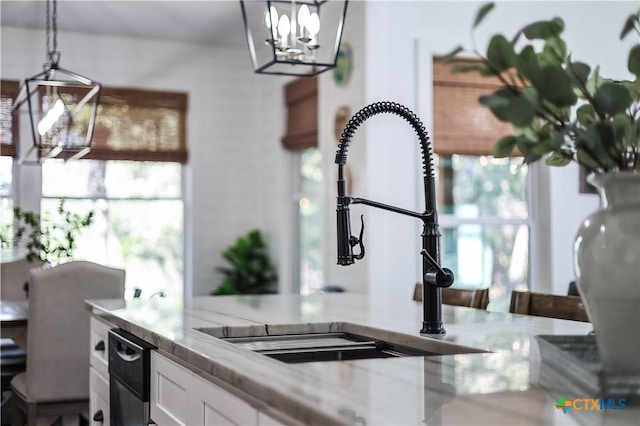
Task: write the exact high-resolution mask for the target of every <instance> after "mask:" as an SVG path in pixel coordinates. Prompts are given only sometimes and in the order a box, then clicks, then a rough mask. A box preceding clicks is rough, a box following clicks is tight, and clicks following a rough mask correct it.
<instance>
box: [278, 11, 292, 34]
mask: <svg viewBox="0 0 640 426" xmlns="http://www.w3.org/2000/svg"><path fill="white" fill-rule="evenodd" d="M290 29H291V24H290V23H289V17H288V16H287V15H282V16H281V17H280V21H279V22H278V34H280V37H282V38H283V39H286V38H287V36H288V35H289V30H290Z"/></svg>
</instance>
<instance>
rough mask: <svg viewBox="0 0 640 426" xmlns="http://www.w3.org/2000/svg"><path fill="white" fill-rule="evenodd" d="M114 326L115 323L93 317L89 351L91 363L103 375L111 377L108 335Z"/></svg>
mask: <svg viewBox="0 0 640 426" xmlns="http://www.w3.org/2000/svg"><path fill="white" fill-rule="evenodd" d="M112 328H114V326H113V325H111V324H109V323H107V322H104V321H102V320H99V319H97V318H96V317H91V336H90V339H89V342H90V345H91V347H90V348H89V351H90V352H89V353H90V354H91V356H90V358H89V363H90V364H91V366H92V367H94V368H95V369H96V370H98V373H100V374H101V375H102V376H103V377H105V378H107V377H109V353H108V344H107V336H108V333H109V330H110V329H112Z"/></svg>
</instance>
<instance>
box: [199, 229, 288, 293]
mask: <svg viewBox="0 0 640 426" xmlns="http://www.w3.org/2000/svg"><path fill="white" fill-rule="evenodd" d="M222 257H223V258H224V259H225V260H226V261H227V262H228V263H229V265H230V266H229V267H218V268H216V271H218V272H220V273H221V274H222V275H223V276H224V279H223V281H222V283H221V284H220V285H219V287H218V288H217V289H216V290H214V291H213V292H211V294H214V295H223V294H261V293H272V292H273V285H274V284H275V283H276V281H277V279H278V276H277V274H276V270H275V268H274V267H273V265H272V264H271V260H270V259H269V255H268V253H267V246H266V244H265V242H264V240H263V238H262V234H261V233H260V231H258V230H255V229H254V230H251V231H249V233H248V234H247V235H245V236H241V237H239V238H238V239H237V240H236V242H235V244H234V245H232V246H230V247H229V248H227V249H226V250H224V251H223V252H222Z"/></svg>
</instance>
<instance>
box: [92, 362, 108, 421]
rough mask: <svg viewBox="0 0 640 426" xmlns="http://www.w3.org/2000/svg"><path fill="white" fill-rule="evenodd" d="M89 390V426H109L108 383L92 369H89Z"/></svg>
mask: <svg viewBox="0 0 640 426" xmlns="http://www.w3.org/2000/svg"><path fill="white" fill-rule="evenodd" d="M89 389H90V391H89V422H90V424H91V425H92V426H106V425H109V424H110V420H109V382H108V381H107V379H106V378H105V377H104V376H102V375H101V374H100V373H98V371H97V370H96V369H95V368H93V367H89Z"/></svg>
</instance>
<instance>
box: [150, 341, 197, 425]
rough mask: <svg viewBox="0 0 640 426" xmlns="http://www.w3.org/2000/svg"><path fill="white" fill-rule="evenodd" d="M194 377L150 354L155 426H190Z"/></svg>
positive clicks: (151, 412)
mask: <svg viewBox="0 0 640 426" xmlns="http://www.w3.org/2000/svg"><path fill="white" fill-rule="evenodd" d="M192 380H193V374H192V373H191V371H189V370H187V369H186V368H184V367H182V366H180V365H178V364H176V363H175V362H173V361H171V360H169V359H167V358H165V357H163V356H161V355H159V354H158V353H157V352H155V351H154V352H151V395H150V398H151V400H150V403H149V405H150V410H149V411H150V415H151V420H153V421H154V422H155V423H156V424H158V425H186V424H189V389H190V387H191V381H192Z"/></svg>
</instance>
